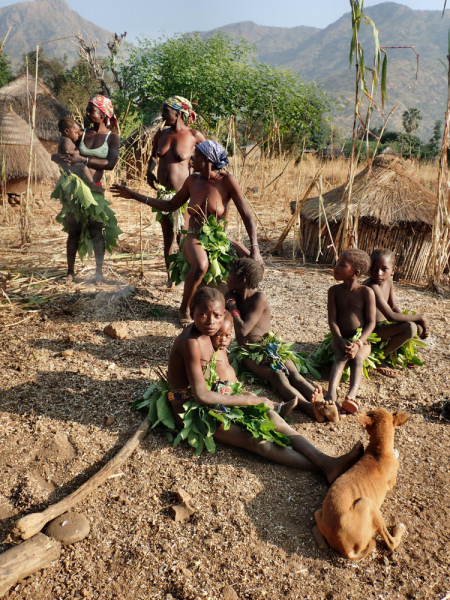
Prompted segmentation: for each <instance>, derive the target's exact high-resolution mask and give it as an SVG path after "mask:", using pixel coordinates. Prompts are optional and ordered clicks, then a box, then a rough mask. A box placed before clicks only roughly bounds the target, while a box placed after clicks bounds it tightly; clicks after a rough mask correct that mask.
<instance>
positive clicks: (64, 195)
mask: <svg viewBox="0 0 450 600" xmlns="http://www.w3.org/2000/svg"><path fill="white" fill-rule="evenodd" d="M94 186H95V184H94ZM94 186H93V187H94ZM51 197H52V198H56V199H58V200H59V201H60V202H61V204H62V209H61V212H60V213H59V214H58V215H57V216H56V221H57V222H58V223H61V225H62V226H63V231H65V232H66V233H68V232H69V229H68V227H67V214H68V213H71V214H72V215H73V216H74V218H75V220H76V221H77V222H78V223H80V224H81V234H80V239H79V241H78V254H79V256H80V258H81V260H83V258H84V257H85V256H86V254H88V255H89V256H92V251H93V247H92V240H91V236H90V235H89V220H90V219H92V220H93V221H98V222H99V223H101V224H102V234H103V237H104V239H105V247H106V250H108V252H111V250H112V248H114V247H116V246H117V238H118V237H119V235H120V234H121V233H122V230H121V229H120V228H119V227H118V226H117V219H116V216H115V214H114V211H113V210H112V209H111V208H110V204H111V203H110V202H108V200H106V199H105V197H104V196H103V194H101V193H100V192H96V191H95V190H91V188H90V187H89V186H88V185H87V184H86V183H85V182H84V181H83V180H82V179H81V178H80V177H78V175H76V174H75V173H70V172H66V171H62V172H61V177H60V178H59V179H58V181H57V183H56V186H55V189H54V190H53V192H52V195H51Z"/></svg>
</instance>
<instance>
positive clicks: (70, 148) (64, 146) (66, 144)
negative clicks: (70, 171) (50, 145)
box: [50, 136, 86, 165]
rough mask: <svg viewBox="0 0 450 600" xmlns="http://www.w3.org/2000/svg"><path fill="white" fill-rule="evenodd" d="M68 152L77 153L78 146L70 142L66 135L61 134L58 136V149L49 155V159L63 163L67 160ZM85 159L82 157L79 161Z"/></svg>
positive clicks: (59, 163)
mask: <svg viewBox="0 0 450 600" xmlns="http://www.w3.org/2000/svg"><path fill="white" fill-rule="evenodd" d="M68 152H73V153H74V155H75V153H78V155H79V152H78V148H77V147H76V146H75V144H74V143H73V142H72V140H70V139H69V138H67V137H63V136H61V137H60V138H59V143H58V149H57V150H56V153H55V154H52V155H51V157H50V158H51V160H52V161H53V162H55V163H57V164H58V165H65V164H67V162H68ZM85 161H86V159H85V158H83V160H82V161H80V162H85Z"/></svg>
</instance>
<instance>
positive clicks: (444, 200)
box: [428, 30, 450, 291]
mask: <svg viewBox="0 0 450 600" xmlns="http://www.w3.org/2000/svg"><path fill="white" fill-rule="evenodd" d="M447 63H448V65H447V110H446V111H445V121H444V134H443V136H442V145H441V152H440V154H439V171H438V183H437V199H436V206H435V209H434V218H433V229H432V234H431V236H432V237H431V242H432V244H431V253H430V259H429V261H428V280H429V283H430V286H431V287H432V288H433V289H434V290H436V291H439V290H440V287H441V282H442V276H443V273H444V270H445V268H446V267H447V266H448V264H449V257H450V186H449V181H448V144H449V138H450V30H449V32H448V54H447Z"/></svg>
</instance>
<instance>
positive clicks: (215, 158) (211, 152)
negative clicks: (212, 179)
mask: <svg viewBox="0 0 450 600" xmlns="http://www.w3.org/2000/svg"><path fill="white" fill-rule="evenodd" d="M196 147H197V148H198V149H199V150H200V152H201V153H202V154H203V155H204V156H206V158H207V159H208V160H210V161H211V162H212V164H213V165H214V166H215V167H216V169H223V167H224V166H225V165H227V164H228V163H229V160H228V158H227V153H226V152H225V148H224V147H223V146H221V145H220V144H219V143H218V142H214V141H213V140H206V142H202V143H201V144H198V146H196Z"/></svg>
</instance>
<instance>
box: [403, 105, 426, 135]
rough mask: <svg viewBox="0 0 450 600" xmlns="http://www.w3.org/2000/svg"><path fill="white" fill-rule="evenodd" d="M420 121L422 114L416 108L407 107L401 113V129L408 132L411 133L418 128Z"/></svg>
mask: <svg viewBox="0 0 450 600" xmlns="http://www.w3.org/2000/svg"><path fill="white" fill-rule="evenodd" d="M420 121H422V115H421V114H420V110H419V109H418V108H409V109H408V110H405V111H404V112H403V114H402V125H403V129H404V130H405V131H406V133H408V134H412V133H414V132H415V131H417V129H418V128H419V125H420Z"/></svg>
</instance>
